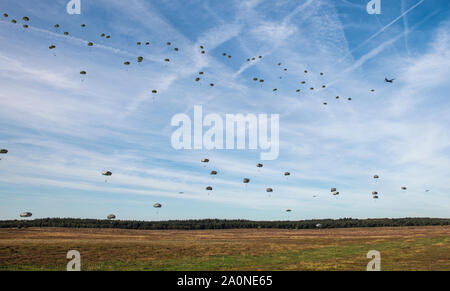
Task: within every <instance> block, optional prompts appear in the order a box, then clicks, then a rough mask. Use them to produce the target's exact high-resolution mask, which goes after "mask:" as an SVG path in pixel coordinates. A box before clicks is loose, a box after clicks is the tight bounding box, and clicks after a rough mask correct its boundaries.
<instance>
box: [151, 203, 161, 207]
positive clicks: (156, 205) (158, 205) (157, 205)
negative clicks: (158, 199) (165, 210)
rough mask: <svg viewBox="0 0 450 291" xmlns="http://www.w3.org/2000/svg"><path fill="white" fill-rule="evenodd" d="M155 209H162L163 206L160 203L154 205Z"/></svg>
mask: <svg viewBox="0 0 450 291" xmlns="http://www.w3.org/2000/svg"><path fill="white" fill-rule="evenodd" d="M153 207H154V208H161V207H162V205H161V204H160V203H155V204H153Z"/></svg>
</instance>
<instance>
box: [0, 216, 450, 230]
mask: <svg viewBox="0 0 450 291" xmlns="http://www.w3.org/2000/svg"><path fill="white" fill-rule="evenodd" d="M449 222H450V219H446V218H376V219H353V218H341V219H319V220H300V221H251V220H222V219H202V220H169V221H131V220H99V219H80V218H44V219H34V220H28V219H23V220H4V221H0V228H24V227H68V228H121V229H154V230H156V229H159V230H164V229H179V230H195V229H238V228H280V229H311V228H317V224H320V227H321V228H350V227H383V226H426V225H449Z"/></svg>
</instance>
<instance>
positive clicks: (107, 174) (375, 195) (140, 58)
mask: <svg viewBox="0 0 450 291" xmlns="http://www.w3.org/2000/svg"><path fill="white" fill-rule="evenodd" d="M3 17H4V18H8V17H9V15H8V14H7V13H4V14H3ZM22 20H23V21H24V24H23V27H24V28H29V26H28V24H27V23H29V22H30V18H29V17H27V16H23V17H22ZM11 22H12V23H14V24H16V23H17V20H15V19H12V20H11ZM81 27H82V28H83V29H84V28H86V24H84V23H83V24H81ZM54 28H55V29H56V30H57V31H58V29H59V28H60V25H59V24H55V25H54ZM63 34H64V35H65V36H68V35H69V32H68V31H64V32H63ZM100 37H101V38H105V39H110V38H111V35H109V34H106V33H101V34H100ZM143 44H145V46H150V42H149V41H146V42H141V41H138V42H137V43H136V45H137V46H141V45H143ZM94 45H95V44H94V42H92V41H89V42H87V46H88V47H93V46H94ZM166 46H167V47H173V46H172V43H171V42H166ZM199 48H200V53H201V54H206V50H205V47H204V46H203V45H200V46H199ZM55 49H56V45H55V44H51V45H50V46H49V50H55ZM179 50H180V49H179V48H178V47H173V51H175V52H178V51H179ZM222 56H223V57H227V58H228V59H231V58H232V56H231V55H230V54H229V53H226V52H223V53H222ZM262 58H263V56H261V55H260V56H258V57H250V58H247V59H246V60H247V62H254V61H256V60H261V59H262ZM136 62H137V63H138V64H139V63H143V62H144V57H143V56H137V57H136ZM164 62H167V63H168V62H170V58H165V59H164ZM123 64H124V65H125V66H130V65H131V61H129V60H127V61H124V63H123ZM277 66H278V67H279V68H280V69H281V70H282V71H283V72H287V71H288V68H287V67H283V66H282V63H281V62H279V63H277ZM308 73H309V72H308V70H304V74H308ZM80 75H82V76H85V75H87V71H85V70H81V71H80ZM198 75H199V76H198V77H196V78H195V82H200V81H201V77H200V76H202V77H203V76H204V72H203V71H201V72H199V73H198ZM319 75H320V76H324V73H323V72H320V74H319ZM281 78H282V77H280V79H281ZM253 81H254V82H259V83H260V84H261V85H262V84H263V83H264V82H265V81H264V79H263V78H261V77H253ZM393 81H394V79H388V78H385V82H386V83H393ZM306 83H307V82H306V81H304V80H302V81H301V82H300V84H301V85H306ZM209 86H210V87H214V86H215V84H214V83H212V82H211V83H209ZM321 88H322V89H326V88H327V86H326V85H325V84H322V85H321ZM314 89H315V87H314V86H311V87H310V88H309V90H310V91H313V90H314ZM272 91H273V92H278V91H279V89H278V88H273V89H272ZM303 91H304V89H301V88H298V89H296V92H297V93H300V92H303ZM370 91H371V92H375V89H371V90H370ZM151 92H152V94H157V93H158V90H156V89H153V90H152V91H151ZM338 99H340V96H336V100H338ZM347 100H348V101H351V100H352V98H347ZM323 104H324V105H327V104H328V103H327V102H323ZM7 153H8V150H6V149H0V154H7ZM201 162H202V163H208V162H209V159H207V158H204V159H202V160H201ZM256 167H257V168H262V167H263V164H261V163H258V164H257V165H256ZM102 175H103V176H105V177H110V176H112V172H111V171H104V172H102ZM210 175H212V176H216V175H218V172H217V171H216V170H212V171H211V172H210ZM290 175H291V173H290V172H284V176H286V177H288V176H290ZM373 178H374V179H379V176H378V175H374V177H373ZM105 182H106V181H105ZM242 182H243V183H244V184H249V183H250V178H243V180H242ZM401 189H402V190H403V191H406V190H407V188H406V187H401ZM206 190H207V191H213V187H212V186H207V187H206ZM427 191H429V190H427ZM266 192H267V193H272V192H273V188H266ZM331 193H332V194H333V195H334V196H338V195H339V192H338V191H337V189H336V188H331ZM372 195H373V196H372V197H373V198H374V199H378V197H379V195H378V191H373V192H372ZM314 197H315V196H314ZM153 207H154V208H161V207H162V205H161V204H160V203H155V204H154V205H153ZM291 211H292V210H291V209H287V210H286V212H291ZM31 215H32V214H31V213H30V212H24V213H21V214H20V216H21V217H31ZM115 218H116V216H115V215H114V214H110V215H108V216H107V219H110V220H112V219H115ZM317 227H321V225H319V224H318V225H317Z"/></svg>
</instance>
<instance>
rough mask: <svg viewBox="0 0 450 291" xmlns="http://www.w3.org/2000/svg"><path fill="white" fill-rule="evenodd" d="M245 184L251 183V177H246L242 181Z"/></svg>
mask: <svg viewBox="0 0 450 291" xmlns="http://www.w3.org/2000/svg"><path fill="white" fill-rule="evenodd" d="M242 182H243V183H244V184H248V183H250V179H249V178H244V180H243V181H242Z"/></svg>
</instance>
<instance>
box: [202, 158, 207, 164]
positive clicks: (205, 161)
mask: <svg viewBox="0 0 450 291" xmlns="http://www.w3.org/2000/svg"><path fill="white" fill-rule="evenodd" d="M201 162H202V163H209V160H208V159H206V158H204V159H202V161H201Z"/></svg>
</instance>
